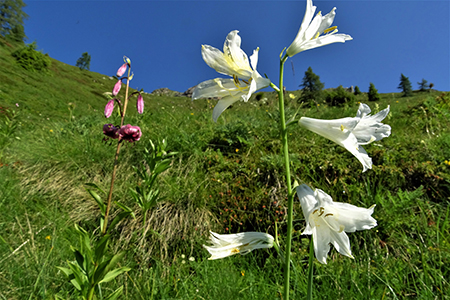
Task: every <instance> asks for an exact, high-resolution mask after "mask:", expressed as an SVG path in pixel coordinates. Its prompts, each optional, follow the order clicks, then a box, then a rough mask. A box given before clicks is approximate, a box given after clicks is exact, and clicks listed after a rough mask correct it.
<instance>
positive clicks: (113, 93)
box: [112, 80, 122, 96]
mask: <svg viewBox="0 0 450 300" xmlns="http://www.w3.org/2000/svg"><path fill="white" fill-rule="evenodd" d="M121 87H122V80H119V81H117V83H116V84H115V85H114V88H113V91H112V95H113V96H115V95H117V94H118V93H119V91H120V88H121Z"/></svg>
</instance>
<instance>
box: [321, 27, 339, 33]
mask: <svg viewBox="0 0 450 300" xmlns="http://www.w3.org/2000/svg"><path fill="white" fill-rule="evenodd" d="M335 29H337V26H333V27H330V28H327V29H325V30H324V31H323V33H328V32H330V31H333V30H335Z"/></svg>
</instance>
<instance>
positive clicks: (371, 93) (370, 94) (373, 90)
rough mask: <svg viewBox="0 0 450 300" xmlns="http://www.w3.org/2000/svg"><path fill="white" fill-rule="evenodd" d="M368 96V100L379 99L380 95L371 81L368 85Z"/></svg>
mask: <svg viewBox="0 0 450 300" xmlns="http://www.w3.org/2000/svg"><path fill="white" fill-rule="evenodd" d="M367 95H368V97H369V101H379V100H380V95H379V94H378V90H377V89H376V88H375V85H374V84H373V83H372V82H371V83H370V85H369V92H368V93H367Z"/></svg>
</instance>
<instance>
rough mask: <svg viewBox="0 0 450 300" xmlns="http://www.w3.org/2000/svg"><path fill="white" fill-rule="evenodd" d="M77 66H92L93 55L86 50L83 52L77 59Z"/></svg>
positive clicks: (85, 67) (86, 68) (81, 67)
mask: <svg viewBox="0 0 450 300" xmlns="http://www.w3.org/2000/svg"><path fill="white" fill-rule="evenodd" d="M76 66H77V67H78V68H80V70H88V71H89V68H90V66H91V56H90V55H89V53H87V52H84V53H83V54H81V57H80V58H79V59H78V60H77V64H76Z"/></svg>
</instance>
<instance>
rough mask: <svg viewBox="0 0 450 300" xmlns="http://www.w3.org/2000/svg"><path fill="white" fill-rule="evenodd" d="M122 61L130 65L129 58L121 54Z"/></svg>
mask: <svg viewBox="0 0 450 300" xmlns="http://www.w3.org/2000/svg"><path fill="white" fill-rule="evenodd" d="M123 61H124V62H126V63H127V64H128V65H131V60H130V59H129V58H128V57H126V56H125V55H124V56H123Z"/></svg>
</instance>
